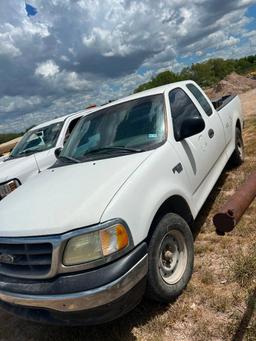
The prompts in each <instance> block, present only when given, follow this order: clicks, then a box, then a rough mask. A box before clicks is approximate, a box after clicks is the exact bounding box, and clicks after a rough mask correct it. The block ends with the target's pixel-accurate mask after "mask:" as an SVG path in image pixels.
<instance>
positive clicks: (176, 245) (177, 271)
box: [159, 230, 188, 284]
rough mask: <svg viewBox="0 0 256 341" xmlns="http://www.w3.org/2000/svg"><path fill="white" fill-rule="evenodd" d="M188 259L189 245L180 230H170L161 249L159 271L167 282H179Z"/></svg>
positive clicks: (163, 240)
mask: <svg viewBox="0 0 256 341" xmlns="http://www.w3.org/2000/svg"><path fill="white" fill-rule="evenodd" d="M187 260H188V252H187V245H186V241H185V238H184V236H183V234H182V233H181V232H180V231H178V230H171V231H169V232H168V233H167V234H166V235H165V236H164V238H163V239H162V242H161V245H160V249H159V272H160V275H161V277H162V279H163V280H164V282H166V283H167V284H175V283H177V282H178V281H179V280H180V279H181V277H182V276H183V274H184V272H185V269H186V266H187Z"/></svg>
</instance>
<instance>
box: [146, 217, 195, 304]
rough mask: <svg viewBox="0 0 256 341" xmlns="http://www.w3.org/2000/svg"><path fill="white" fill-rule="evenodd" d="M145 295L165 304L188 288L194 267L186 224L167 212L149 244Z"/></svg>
mask: <svg viewBox="0 0 256 341" xmlns="http://www.w3.org/2000/svg"><path fill="white" fill-rule="evenodd" d="M148 260H149V270H148V282H147V291H146V295H147V297H148V298H149V299H151V300H154V301H158V302H161V303H167V302H170V301H172V300H174V299H175V298H177V297H178V296H179V295H180V294H181V293H182V291H183V290H184V289H185V287H186V286H187V284H188V282H189V280H190V278H191V275H192V272H193V265H194V240H193V235H192V232H191V230H190V228H189V226H188V224H187V223H186V221H185V220H184V219H183V218H181V217H180V216H179V215H177V214H174V213H168V214H166V215H164V216H163V217H162V219H161V220H160V221H159V223H158V224H157V226H156V228H155V230H154V232H153V235H152V237H151V239H150V242H149V252H148Z"/></svg>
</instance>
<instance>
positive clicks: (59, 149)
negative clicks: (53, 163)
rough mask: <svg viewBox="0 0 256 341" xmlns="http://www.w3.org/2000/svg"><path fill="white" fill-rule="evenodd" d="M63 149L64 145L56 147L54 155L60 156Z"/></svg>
mask: <svg viewBox="0 0 256 341" xmlns="http://www.w3.org/2000/svg"><path fill="white" fill-rule="evenodd" d="M62 149H63V148H62V147H59V148H56V149H55V151H54V155H55V157H56V159H58V158H59V156H60V153H61V151H62Z"/></svg>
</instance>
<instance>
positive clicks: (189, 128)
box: [178, 116, 205, 141]
mask: <svg viewBox="0 0 256 341" xmlns="http://www.w3.org/2000/svg"><path fill="white" fill-rule="evenodd" d="M204 128H205V122H204V120H203V119H202V117H200V116H196V117H188V118H186V119H185V120H184V121H183V122H182V124H181V128H180V132H179V137H178V141H182V140H184V139H186V138H187V137H190V136H193V135H196V134H199V133H201V132H202V131H203V130H204Z"/></svg>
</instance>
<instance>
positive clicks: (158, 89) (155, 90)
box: [85, 80, 194, 116]
mask: <svg viewBox="0 0 256 341" xmlns="http://www.w3.org/2000/svg"><path fill="white" fill-rule="evenodd" d="M188 83H194V81H192V80H186V81H180V82H175V83H170V84H166V85H162V86H158V87H156V88H152V89H149V90H144V91H141V92H137V93H135V94H132V95H130V96H127V97H123V98H120V99H118V100H116V101H113V102H110V103H107V104H104V105H102V106H100V107H95V108H94V109H93V110H92V111H90V112H88V114H90V113H93V112H96V111H98V110H101V109H105V108H108V107H111V106H112V105H116V104H121V103H124V102H128V101H132V100H134V99H138V98H142V97H147V96H152V95H158V94H163V93H165V92H167V91H170V90H172V89H175V88H177V87H179V86H181V87H182V86H184V85H186V84H188ZM86 115H87V113H86V114H85V116H86Z"/></svg>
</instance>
